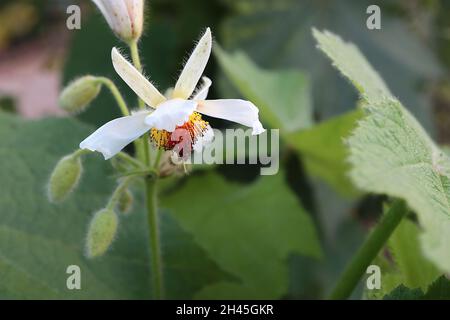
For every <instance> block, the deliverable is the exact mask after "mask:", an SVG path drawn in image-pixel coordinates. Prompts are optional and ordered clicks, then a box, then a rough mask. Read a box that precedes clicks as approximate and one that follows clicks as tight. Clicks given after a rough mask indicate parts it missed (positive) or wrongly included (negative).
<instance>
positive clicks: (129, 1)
mask: <svg viewBox="0 0 450 320" xmlns="http://www.w3.org/2000/svg"><path fill="white" fill-rule="evenodd" d="M125 3H126V6H127V8H128V16H129V17H130V23H131V33H132V35H133V38H134V37H136V36H140V35H141V34H142V27H143V24H144V0H125Z"/></svg>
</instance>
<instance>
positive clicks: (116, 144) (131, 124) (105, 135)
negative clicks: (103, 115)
mask: <svg viewBox="0 0 450 320" xmlns="http://www.w3.org/2000/svg"><path fill="white" fill-rule="evenodd" d="M148 115H149V112H148V111H145V112H144V111H142V112H138V113H135V114H133V115H131V116H127V117H122V118H117V119H114V120H112V121H110V122H108V123H106V124H104V125H103V126H101V127H100V128H98V129H97V130H96V131H95V132H94V133H93V134H91V135H90V136H89V137H87V138H86V139H84V140H83V141H82V142H81V143H80V148H81V149H88V150H91V151H98V152H101V153H102V154H103V156H104V157H105V160H108V159H109V158H111V157H113V156H114V155H115V154H117V153H118V152H119V151H120V150H122V149H123V148H124V147H125V146H126V145H127V144H129V143H130V142H132V141H134V140H136V139H137V138H139V137H140V136H141V135H143V134H144V133H145V132H147V131H148V130H150V127H149V126H148V125H146V124H145V121H144V120H145V118H146V117H147V116H148Z"/></svg>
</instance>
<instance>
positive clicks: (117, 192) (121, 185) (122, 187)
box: [106, 177, 133, 210]
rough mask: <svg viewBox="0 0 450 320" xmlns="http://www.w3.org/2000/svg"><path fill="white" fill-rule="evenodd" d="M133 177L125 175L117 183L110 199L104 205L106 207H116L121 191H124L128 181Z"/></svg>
mask: <svg viewBox="0 0 450 320" xmlns="http://www.w3.org/2000/svg"><path fill="white" fill-rule="evenodd" d="M132 179H133V177H127V178H123V179H122V180H121V181H120V183H119V185H118V186H117V188H116V190H114V192H113V194H112V196H111V199H109V202H108V205H107V206H106V207H107V208H108V209H111V210H114V208H115V207H116V205H117V203H118V202H119V200H120V197H121V195H122V193H123V192H125V190H126V189H127V187H128V184H129V183H130V181H131V180H132Z"/></svg>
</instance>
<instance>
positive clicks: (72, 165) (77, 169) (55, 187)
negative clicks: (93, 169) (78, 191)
mask: <svg viewBox="0 0 450 320" xmlns="http://www.w3.org/2000/svg"><path fill="white" fill-rule="evenodd" d="M82 168H83V167H82V164H81V159H80V157H79V156H78V155H76V154H70V155H68V156H65V157H63V158H61V160H59V161H58V163H57V164H56V166H55V169H53V172H52V174H51V176H50V181H49V184H48V197H49V199H50V201H51V202H54V203H57V202H61V201H63V200H64V199H66V198H67V196H68V195H69V194H70V193H71V192H72V191H73V190H74V189H75V187H76V186H77V185H78V181H79V180H80V177H81V171H82Z"/></svg>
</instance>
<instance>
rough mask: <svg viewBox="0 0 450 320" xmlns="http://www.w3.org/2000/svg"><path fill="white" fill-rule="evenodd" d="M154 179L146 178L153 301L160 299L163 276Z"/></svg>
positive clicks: (161, 296)
mask: <svg viewBox="0 0 450 320" xmlns="http://www.w3.org/2000/svg"><path fill="white" fill-rule="evenodd" d="M156 181H157V180H156V179H151V178H147V180H146V189H147V215H148V227H149V230H150V249H151V259H152V261H151V263H152V280H153V294H154V297H155V299H158V300H159V299H162V298H163V296H164V291H163V274H162V257H161V244H160V236H159V221H158V220H159V219H158V208H157V202H156V200H157V199H156V198H157V185H156Z"/></svg>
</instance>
